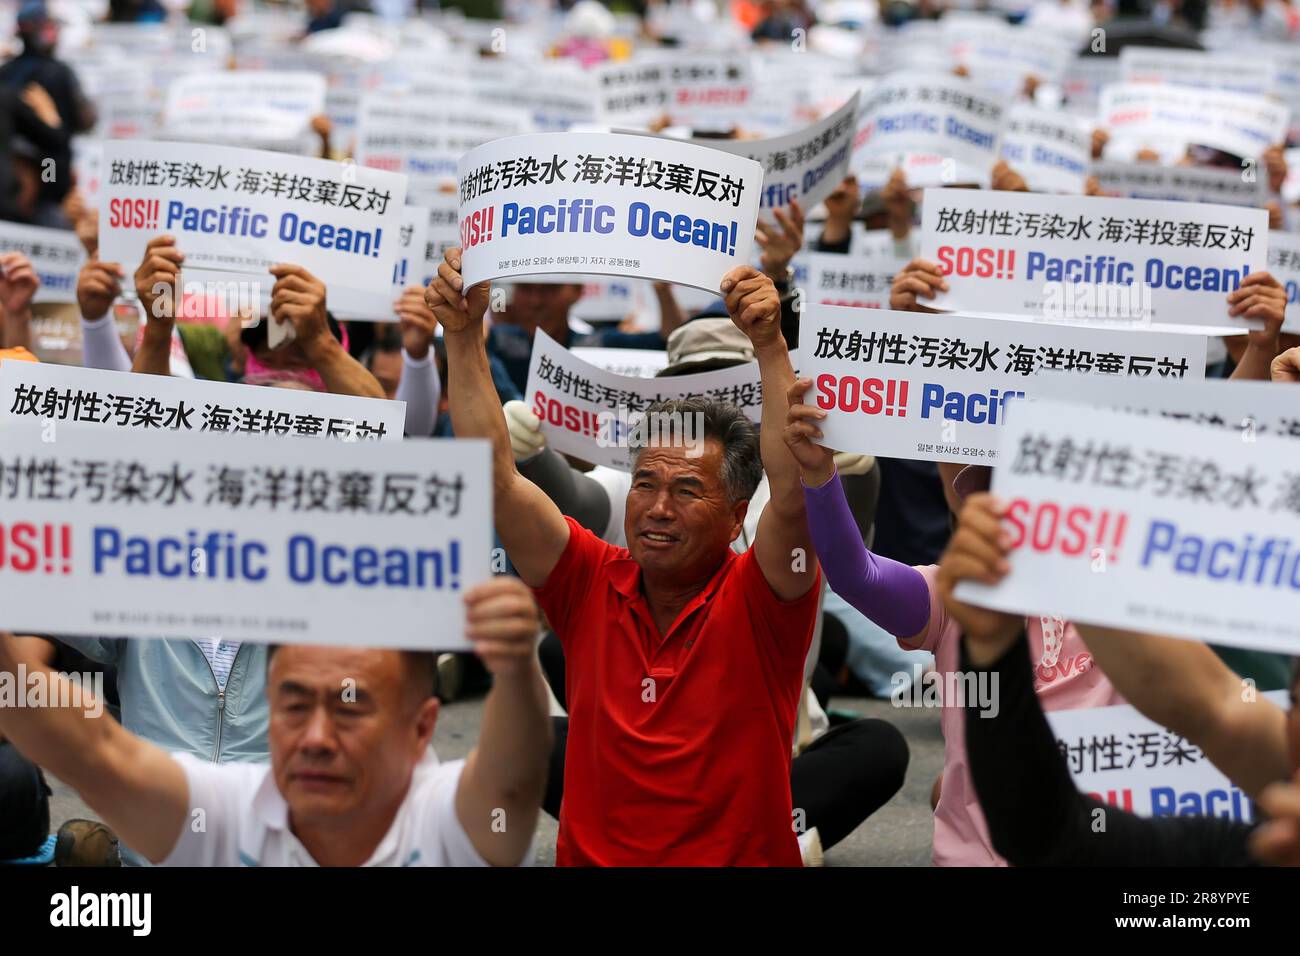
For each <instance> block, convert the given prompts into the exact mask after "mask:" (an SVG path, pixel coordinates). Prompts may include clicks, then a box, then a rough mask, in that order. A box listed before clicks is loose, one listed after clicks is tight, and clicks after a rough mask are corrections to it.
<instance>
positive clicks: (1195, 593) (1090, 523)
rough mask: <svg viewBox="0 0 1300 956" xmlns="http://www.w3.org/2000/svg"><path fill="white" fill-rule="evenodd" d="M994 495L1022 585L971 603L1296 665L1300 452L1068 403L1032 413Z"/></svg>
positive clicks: (1269, 439)
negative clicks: (1254, 653) (1260, 653)
mask: <svg viewBox="0 0 1300 956" xmlns="http://www.w3.org/2000/svg"><path fill="white" fill-rule="evenodd" d="M1001 458H1002V465H1001V466H1000V467H999V468H997V469H996V470H995V471H994V473H993V488H992V490H993V493H994V494H996V495H997V496H998V497H999V498H1001V499H1002V500H1003V501H1005V502H1007V504H1008V512H1007V516H1006V518H1005V520H1004V524H1005V527H1006V530H1007V531H1008V532H1009V534H1010V536H1011V547H1012V551H1011V555H1010V563H1011V571H1010V573H1009V574H1008V575H1007V577H1006V578H1005V579H1004V580H1003V581H1002V582H1001V583H1000V584H999V585H997V586H996V587H988V586H986V585H982V584H975V583H972V582H965V583H963V584H961V585H959V587H958V589H957V597H958V598H959V599H960V600H963V601H968V602H970V603H972V604H978V605H980V606H983V607H993V608H998V609H1001V610H1004V611H1012V612H1016V613H1040V612H1047V611H1048V610H1050V612H1051V613H1053V614H1056V615H1059V616H1061V617H1063V618H1066V619H1067V620H1073V621H1079V622H1083V623H1088V624H1099V625H1103V626H1108V627H1118V628H1128V629H1133V630H1140V631H1143V632H1146V633H1156V634H1167V635H1169V636H1171V637H1184V638H1190V639H1192V640H1197V641H1205V642H1209V643H1215V644H1228V645H1231V646H1234V647H1246V648H1253V649H1258V650H1267V651H1277V652H1280V653H1284V654H1294V653H1295V652H1296V650H1297V649H1298V648H1300V617H1298V616H1297V615H1296V606H1297V605H1296V597H1297V594H1298V593H1300V473H1298V472H1297V471H1296V467H1295V462H1296V450H1295V442H1294V441H1293V440H1290V439H1287V438H1283V437H1279V436H1276V435H1257V436H1255V439H1254V440H1253V441H1243V440H1242V436H1241V434H1239V433H1238V434H1233V433H1231V432H1228V431H1224V430H1221V429H1217V428H1214V427H1211V426H1207V425H1198V424H1194V423H1192V422H1178V421H1166V422H1163V423H1162V424H1161V425H1160V427H1159V428H1152V427H1151V421H1150V419H1149V418H1148V417H1146V416H1143V415H1131V414H1127V413H1124V412H1117V411H1110V410H1106V409H1099V408H1092V407H1089V406H1085V405H1075V404H1071V403H1066V402H1055V401H1036V402H1027V403H1022V404H1020V405H1018V406H1017V407H1016V409H1015V413H1014V414H1013V415H1012V416H1011V419H1010V420H1009V421H1008V422H1007V424H1006V426H1005V427H1004V428H1003V431H1002V445H1001Z"/></svg>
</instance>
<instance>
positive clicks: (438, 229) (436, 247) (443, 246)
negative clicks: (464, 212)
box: [420, 192, 460, 286]
mask: <svg viewBox="0 0 1300 956" xmlns="http://www.w3.org/2000/svg"><path fill="white" fill-rule="evenodd" d="M429 199H430V202H429V203H427V205H428V207H429V225H428V228H427V229H426V230H425V234H424V269H423V274H422V275H421V277H420V285H424V286H427V285H428V284H429V283H430V282H432V281H433V277H434V276H435V275H437V274H438V266H439V265H441V264H442V260H443V254H444V253H446V251H447V250H448V249H451V248H454V247H455V246H458V245H460V228H459V226H458V224H457V215H458V213H459V211H460V198H459V197H458V196H457V195H456V193H455V192H441V193H436V194H434V195H433V196H430V197H429Z"/></svg>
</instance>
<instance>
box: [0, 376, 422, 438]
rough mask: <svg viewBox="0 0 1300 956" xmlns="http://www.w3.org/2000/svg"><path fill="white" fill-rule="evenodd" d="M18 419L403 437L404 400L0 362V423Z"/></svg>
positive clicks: (107, 426) (106, 426) (111, 427)
mask: <svg viewBox="0 0 1300 956" xmlns="http://www.w3.org/2000/svg"><path fill="white" fill-rule="evenodd" d="M21 419H27V420H34V421H38V422H40V423H41V424H42V425H43V426H46V427H50V428H54V429H57V428H58V427H59V426H60V425H61V424H62V423H64V422H71V423H76V424H81V425H95V426H99V427H100V428H101V429H102V430H104V431H118V430H123V429H125V430H130V431H166V432H196V433H201V434H213V435H227V434H229V435H233V434H247V435H280V436H284V435H293V436H297V437H307V438H334V439H338V440H339V441H347V442H353V441H373V440H379V439H387V440H390V441H400V440H401V438H402V432H403V430H404V428H405V426H406V402H390V401H387V400H384V399H378V398H358V397H356V396H353V395H331V394H329V393H326V392H304V391H299V390H296V389H289V388H266V387H264V386H259V385H234V384H230V383H227V382H210V381H207V380H205V379H194V378H178V377H174V376H169V375H139V374H134V373H131V372H109V371H105V370H103V369H94V368H78V367H76V366H73V365H49V364H39V363H36V362H0V421H14V420H21ZM52 434H53V433H52Z"/></svg>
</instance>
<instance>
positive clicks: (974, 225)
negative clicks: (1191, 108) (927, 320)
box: [921, 189, 1268, 334]
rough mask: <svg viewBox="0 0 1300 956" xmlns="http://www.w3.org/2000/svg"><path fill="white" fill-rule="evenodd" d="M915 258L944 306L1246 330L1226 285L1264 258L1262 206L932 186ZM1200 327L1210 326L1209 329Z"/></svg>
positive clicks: (1231, 285) (1044, 316)
mask: <svg viewBox="0 0 1300 956" xmlns="http://www.w3.org/2000/svg"><path fill="white" fill-rule="evenodd" d="M921 257H922V258H924V259H928V260H930V261H931V262H933V263H935V264H937V265H938V266H939V268H940V269H941V270H942V271H943V273H944V275H945V276H946V278H947V282H948V287H949V291H948V292H947V293H940V294H939V295H938V296H936V297H935V298H934V299H933V300H925V304H927V305H930V306H933V307H935V308H939V309H951V310H954V311H960V312H966V313H971V312H974V313H980V314H985V315H989V314H994V315H1024V316H1029V317H1034V318H1039V319H1047V320H1050V321H1076V320H1080V321H1086V320H1091V319H1099V320H1108V321H1115V320H1118V321H1127V322H1132V323H1134V324H1146V323H1148V322H1150V323H1154V324H1157V325H1162V326H1166V327H1170V328H1172V327H1191V328H1196V329H1197V330H1198V331H1202V330H1206V329H1218V330H1226V332H1228V333H1231V332H1241V331H1243V330H1245V329H1246V328H1248V327H1255V328H1258V327H1262V323H1261V322H1259V321H1257V320H1251V321H1250V322H1247V321H1245V320H1240V322H1239V324H1236V323H1237V320H1230V319H1229V318H1228V305H1227V295H1228V293H1229V292H1231V291H1232V290H1234V289H1236V288H1237V286H1238V285H1240V283H1241V280H1242V279H1244V278H1245V277H1246V276H1247V275H1249V274H1250V273H1252V272H1256V271H1258V270H1260V269H1263V268H1264V267H1265V264H1266V263H1267V261H1268V213H1267V212H1265V211H1264V210H1262V209H1243V208H1242V207H1240V206H1211V205H1202V204H1195V203H1184V202H1154V201H1147V200H1141V199H1110V198H1106V197H1101V196H1078V197H1075V196H1045V195H1040V194H1035V193H1015V192H987V191H976V190H969V189H946V190H936V189H928V190H926V192H925V201H924V203H923V205H922V218H921ZM1206 334H1210V333H1209V332H1206Z"/></svg>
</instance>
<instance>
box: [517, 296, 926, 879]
mask: <svg viewBox="0 0 1300 956" xmlns="http://www.w3.org/2000/svg"><path fill="white" fill-rule="evenodd" d="M753 359H754V350H753V346H752V345H751V343H750V341H749V339H748V337H747V336H746V335H745V333H744V332H742V331H740V330H739V329H738V328H736V326H735V324H734V323H733V322H732V321H731V320H730V319H709V318H701V319H693V320H691V321H690V322H688V323H686V324H685V325H683V326H682V327H681V328H679V329H677V331H675V332H674V333H673V334H672V335H671V336H669V339H668V360H669V364H668V366H667V367H666V368H665V369H664V370H663V371H661V372H660V373H659V376H675V375H692V374H697V373H700V372H706V371H712V370H716V369H723V368H732V367H734V366H736V365H742V364H744V363H746V362H751V361H753ZM503 411H504V412H505V418H506V427H507V428H508V429H509V432H510V444H511V449H512V451H513V453H514V458H515V463H516V465H517V467H518V468H519V473H520V474H521V475H523V476H524V477H525V478H527V479H528V480H529V481H532V482H533V483H534V484H536V485H537V486H538V487H539V488H541V489H542V491H544V492H545V493H546V494H547V496H548V497H549V498H550V499H551V500H552V501H553V502H555V504H556V506H557V507H558V508H559V509H560V511H561V512H562V513H563V514H565V515H567V516H569V517H572V518H574V519H575V520H576V521H577V522H578V523H579V524H580V525H582V526H583V527H584V528H587V529H588V530H590V531H592V532H594V533H595V534H596V535H598V536H599V537H600V538H601V539H602V540H604V541H606V542H607V543H609V544H612V545H614V546H616V547H627V539H626V537H625V535H624V531H623V521H624V517H625V515H624V503H625V502H626V500H627V497H628V493H629V492H630V491H631V488H632V476H631V474H629V473H628V472H625V471H619V470H617V469H614V468H606V467H604V466H597V467H595V468H593V469H592V470H591V471H590V472H588V473H585V474H584V473H583V472H582V471H580V470H578V469H577V468H574V467H573V466H571V465H569V464H568V462H566V461H565V459H564V458H563V456H561V455H560V454H559V453H558V452H556V451H554V450H553V449H550V448H547V447H546V438H545V436H544V435H543V434H542V430H541V422H540V421H539V420H538V418H537V416H536V415H535V414H533V412H531V411H530V410H529V409H528V407H527V406H526V405H525V404H524V403H523V402H508V403H507V404H506V406H505V408H504V409H503ZM842 467H843V468H844V469H845V470H846V472H851V473H852V475H853V477H850V478H848V480H847V482H846V490H847V492H848V494H849V496H850V499H851V501H852V507H853V516H854V519H855V521H856V522H857V523H858V527H859V528H860V529H862V531H861V533H863V534H869V533H870V527H871V522H872V518H873V515H874V513H875V506H876V496H877V491H878V488H879V480H878V478H877V475H876V468H875V462H874V461H873V460H872V459H871V457H870V456H866V455H844V456H842ZM769 493H770V492H769V485H768V481H767V476H766V475H764V476H763V479H762V480H761V481H760V482H759V485H758V488H757V489H756V490H755V492H754V495H753V497H752V498H751V499H750V502H749V509H748V510H747V511H746V513H745V520H744V522H743V528H742V531H741V533H740V535H739V536H737V538H736V539H735V540H734V541H733V542H732V543H731V549H732V550H733V551H735V552H736V553H737V554H743V553H744V552H745V551H746V550H748V548H749V547H750V545H751V543H752V542H753V540H754V536H755V534H756V531H757V528H758V522H759V518H760V516H761V515H762V513H763V509H764V506H765V505H766V504H767V501H768V497H769ZM829 598H830V595H826V599H827V600H829ZM823 621H824V616H823V615H822V614H820V613H819V615H818V624H817V629H816V631H815V633H814V636H813V642H812V647H811V648H810V652H809V659H808V661H807V663H806V665H805V668H804V686H803V691H802V695H801V697H800V701H799V718H798V725H797V731H796V735H795V741H794V756H793V763H792V765H791V767H792V769H791V792H792V797H793V800H794V805H795V806H796V807H800V808H802V809H803V810H804V811H805V814H806V819H805V821H804V823H805V825H806V828H805V830H804V831H803V833H802V835H801V837H800V846H801V848H802V849H803V850H804V859H805V862H807V861H808V860H810V859H812V860H816V859H817V858H818V856H819V853H820V851H822V850H827V849H830V848H831V847H832V846H834V845H835V844H836V843H838V842H839V841H840V840H842V839H843V838H844V837H846V836H848V835H849V834H850V833H851V832H853V830H855V829H856V828H857V827H858V825H859V824H861V823H862V821H863V820H865V819H866V818H867V817H868V816H870V815H871V814H872V813H874V812H875V811H876V810H878V809H879V808H880V807H882V806H884V804H885V803H887V802H888V801H889V799H890V798H891V797H893V796H894V794H895V793H897V792H898V790H899V789H900V788H901V787H902V785H903V779H904V776H905V774H906V771H907V761H908V752H907V743H906V741H904V740H903V738H902V735H901V734H899V733H898V731H897V730H896V729H895V728H894V727H893V726H892V725H890V724H888V723H886V722H884V721H881V720H869V719H863V720H855V721H851V722H850V723H848V724H846V725H843V726H840V727H837V728H835V729H834V730H831V731H830V732H829V733H827V730H828V728H829V721H828V720H827V717H826V714H825V712H824V710H823V708H824V707H827V706H829V694H828V691H829V690H830V689H832V688H833V687H834V684H835V677H836V675H837V674H838V671H839V668H840V665H842V663H843V657H844V654H843V652H842V650H841V653H840V654H839V664H837V665H835V667H834V670H833V671H832V672H829V673H828V672H827V669H826V668H825V667H823V665H822V663H820V658H821V653H820V652H821V638H822V633H821V629H822V625H823ZM541 653H542V666H543V671H544V672H545V674H546V677H547V680H548V682H549V683H550V685H551V690H552V691H553V692H554V693H555V695H556V698H557V700H558V701H559V702H560V703H561V705H563V704H564V703H565V698H566V693H565V688H566V684H565V679H564V651H563V648H562V647H561V646H560V643H559V640H558V639H557V638H556V637H555V636H554V635H553V634H550V635H548V636H547V637H546V638H545V639H543V641H542V651H541ZM810 685H811V690H810ZM813 691H817V692H819V693H814V692H813ZM822 693H826V694H827V697H826V699H819V697H820V696H821V694H822ZM554 720H555V721H556V738H557V746H556V753H555V756H554V759H553V760H552V764H551V780H550V782H549V783H548V784H547V791H546V793H547V795H546V801H545V803H544V804H543V809H545V810H546V812H547V813H549V814H550V815H551V816H553V817H556V818H557V819H558V818H559V813H560V799H561V796H562V794H563V789H564V788H563V772H564V749H563V745H564V738H565V735H566V734H567V728H568V718H567V717H557V718H554Z"/></svg>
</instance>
